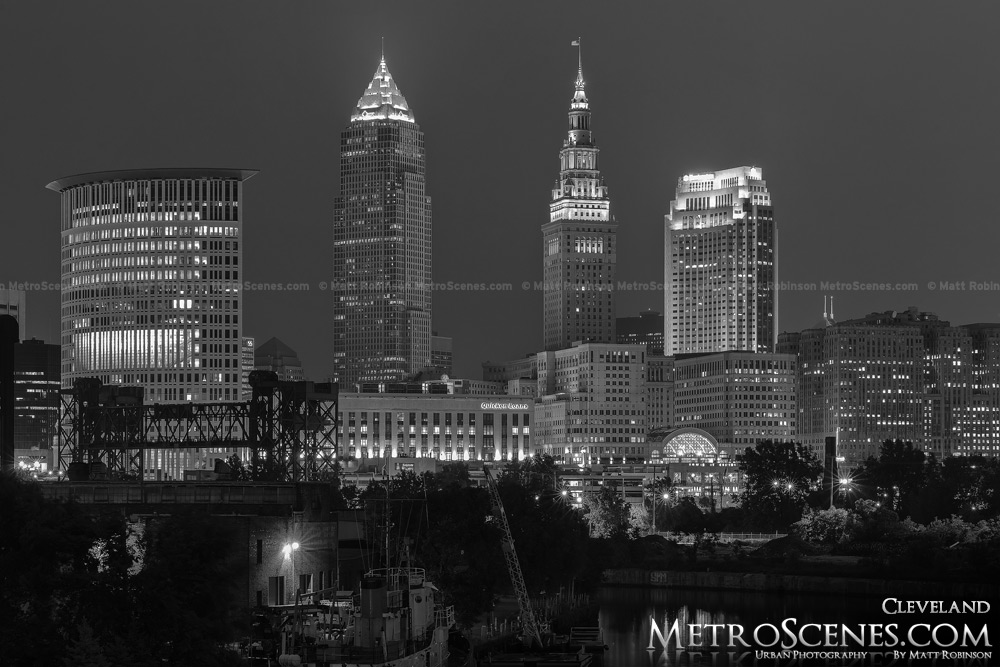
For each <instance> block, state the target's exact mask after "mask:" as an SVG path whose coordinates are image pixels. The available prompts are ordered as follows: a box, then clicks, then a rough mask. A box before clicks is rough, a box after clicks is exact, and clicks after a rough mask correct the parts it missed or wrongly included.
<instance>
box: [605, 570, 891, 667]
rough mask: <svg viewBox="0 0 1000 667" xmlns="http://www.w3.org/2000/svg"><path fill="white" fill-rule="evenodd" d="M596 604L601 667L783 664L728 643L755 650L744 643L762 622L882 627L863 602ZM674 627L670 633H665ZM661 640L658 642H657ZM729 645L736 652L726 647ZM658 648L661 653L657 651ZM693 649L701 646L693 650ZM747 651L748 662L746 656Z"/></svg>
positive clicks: (651, 598) (679, 598) (874, 607)
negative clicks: (605, 648)
mask: <svg viewBox="0 0 1000 667" xmlns="http://www.w3.org/2000/svg"><path fill="white" fill-rule="evenodd" d="M599 601H600V604H601V611H600V625H601V629H602V630H603V632H604V642H605V644H607V645H608V651H607V653H606V655H605V661H604V664H605V665H607V666H608V667H654V666H655V667H662V666H667V665H670V666H675V665H677V666H683V665H713V666H715V665H718V666H719V667H722V666H725V665H737V664H738V665H754V664H757V665H762V664H770V665H774V664H784V663H780V662H779V663H776V662H775V661H774V660H770V661H767V660H761V659H760V658H759V657H758V656H756V655H755V652H754V650H753V649H747V648H744V647H743V646H742V644H741V643H740V642H738V641H735V640H734V636H737V635H740V634H741V633H742V636H743V637H744V638H745V639H746V640H747V643H749V644H754V642H753V639H752V637H751V636H750V633H752V632H753V630H754V628H756V627H757V626H759V625H763V624H768V623H770V624H774V625H775V626H779V627H780V625H781V623H782V621H784V620H785V619H787V618H796V619H797V624H798V625H802V624H805V623H849V624H851V625H854V624H858V623H868V622H881V621H884V620H885V619H884V617H882V616H881V614H880V610H879V604H880V601H879V600H875V599H870V598H849V597H837V596H815V595H785V594H781V593H760V592H753V593H743V592H738V591H703V590H679V589H661V588H654V589H643V588H605V589H602V590H601V592H600V595H599ZM880 617H881V618H880ZM653 619H655V624H656V627H655V628H654V626H653ZM675 621H676V622H677V625H676V628H677V633H676V634H670V630H671V628H673V627H674V622H675ZM692 624H694V625H696V626H699V629H701V635H700V636H699V635H698V634H695V635H694V636H692V635H691V633H690V628H689V626H690V625H692ZM706 626H711V627H706ZM657 633H659V634H657ZM651 635H652V639H653V644H654V646H655V650H653V651H649V650H648V649H647V647H648V646H649V645H650V639H651ZM661 636H662V638H663V639H664V640H665V641H661V640H660V637H661ZM772 636H773V635H772ZM731 640H733V641H732V643H733V644H734V645H735V648H731V647H730V643H731ZM664 643H666V645H667V650H666V651H664V650H663V644H664ZM697 644H701V646H702V647H701V648H699V647H697V646H696V645H697ZM713 645H714V646H713ZM678 649H683V650H678ZM748 651H749V653H750V655H746V653H747V652H748ZM793 664H801V665H806V664H812V663H810V662H798V663H793ZM827 664H831V665H832V664H836V663H834V662H830V663H827Z"/></svg>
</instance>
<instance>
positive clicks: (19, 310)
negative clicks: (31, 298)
mask: <svg viewBox="0 0 1000 667" xmlns="http://www.w3.org/2000/svg"><path fill="white" fill-rule="evenodd" d="M27 301H28V295H27V292H25V291H24V290H23V289H8V288H6V287H0V315H10V316H11V317H13V318H14V319H15V320H17V324H18V326H19V328H20V333H19V334H18V337H19V338H20V339H21V340H24V339H25V338H27V337H28V309H27Z"/></svg>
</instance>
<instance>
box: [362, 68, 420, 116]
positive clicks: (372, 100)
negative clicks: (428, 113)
mask: <svg viewBox="0 0 1000 667" xmlns="http://www.w3.org/2000/svg"><path fill="white" fill-rule="evenodd" d="M351 120H352V121H357V120H405V121H407V122H409V123H415V122H416V120H415V119H414V117H413V111H412V110H410V105H408V104H407V103H406V98H405V97H403V93H402V92H400V90H399V87H398V86H397V85H396V82H395V81H394V80H393V78H392V74H390V73H389V68H388V67H387V66H386V64H385V56H383V57H382V60H381V61H379V64H378V69H376V70H375V76H373V77H372V81H371V83H369V84H368V87H367V88H366V89H365V92H364V93H362V95H361V99H359V100H358V104H357V106H356V107H355V109H354V113H352V114H351Z"/></svg>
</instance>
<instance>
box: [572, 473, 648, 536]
mask: <svg viewBox="0 0 1000 667" xmlns="http://www.w3.org/2000/svg"><path fill="white" fill-rule="evenodd" d="M583 506H584V508H585V517H586V519H587V522H588V523H589V524H590V534H591V536H593V537H611V538H623V537H629V534H630V532H635V531H633V530H632V529H633V528H635V529H636V530H637V529H638V527H637V526H633V524H632V511H631V510H630V509H629V504H628V502H626V500H625V499H624V498H623V497H622V496H621V494H620V493H618V492H617V491H615V490H614V489H612V488H611V487H608V486H604V487H601V490H600V491H598V492H596V493H587V494H585V495H584V496H583Z"/></svg>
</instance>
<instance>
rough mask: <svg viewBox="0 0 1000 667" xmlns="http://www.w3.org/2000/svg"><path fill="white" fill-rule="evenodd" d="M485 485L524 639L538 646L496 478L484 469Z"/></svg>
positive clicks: (539, 634)
mask: <svg viewBox="0 0 1000 667" xmlns="http://www.w3.org/2000/svg"><path fill="white" fill-rule="evenodd" d="M485 473H486V487H487V488H488V489H489V492H490V501H491V504H492V505H493V514H494V515H495V516H496V517H497V520H498V521H499V522H500V527H501V528H502V530H503V556H504V560H506V561H507V572H508V573H510V581H511V583H512V584H513V585H514V595H516V596H517V606H518V608H519V609H520V611H521V628H522V630H523V632H524V636H525V640H526V641H530V640H532V639H533V640H535V641H536V642H538V646H539V648H541V646H542V635H541V632H540V631H539V626H538V621H537V620H536V619H535V612H534V610H533V609H532V608H531V598H529V597H528V587H527V586H525V585H524V575H523V574H521V563H520V561H518V559H517V552H516V551H515V550H514V538H513V536H512V535H511V533H510V524H509V523H508V522H507V513H506V512H505V511H504V509H503V502H502V501H501V500H500V489H499V488H497V483H496V480H494V479H493V472H492V471H491V470H490V469H489V468H486V469H485Z"/></svg>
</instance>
